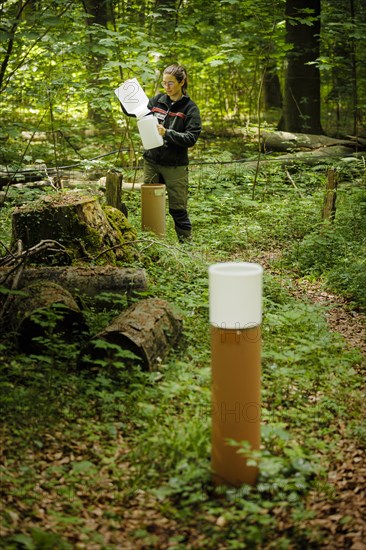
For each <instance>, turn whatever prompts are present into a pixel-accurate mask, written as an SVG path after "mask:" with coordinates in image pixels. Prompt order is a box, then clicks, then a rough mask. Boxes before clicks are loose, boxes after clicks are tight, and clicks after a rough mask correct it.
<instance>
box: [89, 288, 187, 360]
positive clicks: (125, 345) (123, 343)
mask: <svg viewBox="0 0 366 550" xmlns="http://www.w3.org/2000/svg"><path fill="white" fill-rule="evenodd" d="M181 332H182V318H181V316H180V315H179V314H178V313H177V312H176V311H174V309H173V307H172V306H171V305H170V304H169V303H168V302H166V301H165V300H161V299H159V298H147V299H145V300H140V301H139V302H136V303H135V304H134V305H132V306H131V307H130V308H128V309H127V310H126V311H124V312H123V313H121V314H120V315H118V316H117V317H115V318H114V319H113V321H112V322H111V324H110V325H109V326H107V327H106V328H105V329H104V330H103V331H101V332H100V333H99V334H97V335H96V336H95V337H93V339H92V340H91V341H90V343H89V344H88V346H87V347H86V349H85V351H84V354H83V357H84V359H85V356H87V357H89V358H90V363H91V365H93V361H95V360H100V359H102V360H105V361H108V363H109V364H111V366H112V367H113V363H114V362H117V361H121V362H124V363H125V364H126V366H128V365H129V364H131V363H133V362H135V363H136V362H137V363H140V364H141V365H142V367H143V368H144V369H145V370H150V371H153V370H157V369H158V368H159V365H160V364H161V362H162V360H163V359H164V357H165V356H166V354H167V353H168V351H169V350H170V349H171V347H172V346H174V345H175V344H176V342H177V341H178V339H179V336H180V334H181ZM100 340H102V341H103V340H104V341H106V342H108V343H109V344H112V345H117V346H119V347H120V348H121V349H122V350H125V351H130V352H132V353H133V354H135V355H136V360H135V361H134V360H133V359H128V358H127V359H125V360H124V359H123V358H119V357H118V350H116V349H113V348H112V347H110V348H108V347H105V346H99V345H98V341H100ZM84 359H82V361H81V364H82V365H85V362H84Z"/></svg>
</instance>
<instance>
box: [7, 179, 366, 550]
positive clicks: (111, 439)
mask: <svg viewBox="0 0 366 550" xmlns="http://www.w3.org/2000/svg"><path fill="white" fill-rule="evenodd" d="M308 171H309V170H307V172H308ZM198 176H199V174H195V173H194V172H193V173H192V188H193V192H192V195H191V197H190V213H191V218H192V222H193V226H194V241H193V242H192V243H190V244H186V245H178V244H176V241H175V236H174V230H173V227H172V225H171V221H170V220H168V232H167V236H166V238H165V239H164V240H160V239H159V238H157V237H155V236H153V235H148V236H146V235H141V241H140V242H139V243H137V245H136V246H138V248H139V253H140V254H139V260H136V261H135V263H134V264H131V267H144V268H145V269H146V270H147V272H148V276H149V282H150V286H149V290H148V291H147V292H145V293H141V294H140V295H137V296H134V298H133V299H135V300H138V299H142V298H144V297H146V296H158V297H160V298H163V299H166V300H168V301H169V302H171V303H174V304H175V305H176V306H177V307H178V308H179V309H180V311H181V312H182V315H183V319H184V330H183V335H182V338H181V340H180V343H179V345H178V347H177V348H176V349H175V350H172V351H171V352H170V354H169V356H168V357H167V358H166V359H165V360H164V361H163V362H162V363H161V364H160V366H159V369H158V371H156V372H145V371H143V370H142V369H141V368H140V367H139V366H138V365H137V366H135V367H129V368H128V369H124V368H123V360H124V359H123V356H121V359H120V363H121V365H120V367H121V368H119V370H118V374H117V376H116V375H115V374H114V375H113V376H111V375H110V373H109V371H108V370H107V369H106V368H104V366H105V365H104V364H103V362H99V363H98V365H95V366H96V367H97V368H96V369H94V370H93V372H92V371H88V370H85V369H83V370H82V371H80V369H79V368H78V357H79V353H80V343H79V344H75V343H74V344H67V343H65V342H64V341H62V339H60V337H59V335H58V334H57V331H55V330H53V329H52V327H55V326H56V324H55V323H56V321H57V319H56V318H55V315H56V317H57V314H56V313H55V312H54V311H53V312H52V311H49V312H48V314H47V315H48V318H47V323H48V324H49V327H50V330H49V331H48V333H47V336H46V337H45V338H44V339H43V340H42V341H40V342H39V344H40V346H41V348H40V349H41V350H43V351H42V352H39V353H37V354H24V353H21V352H20V351H19V349H18V348H17V345H16V339H15V335H12V334H11V333H5V334H4V336H3V338H2V340H1V344H0V365H1V367H0V369H1V380H2V385H1V391H2V408H3V410H2V419H3V428H2V440H3V445H2V447H3V449H4V451H3V455H2V465H1V475H2V487H3V493H4V494H3V500H4V506H3V510H2V518H3V525H4V536H3V547H4V548H7V549H9V550H11V549H16V548H30V549H33V548H34V549H40V548H44V549H47V548H50V549H51V548H60V549H63V548H65V549H68V548H101V549H102V548H103V549H108V550H109V549H110V550H113V549H114V548H120V547H121V545H122V547H126V548H129V547H130V546H128V545H127V543H128V544H130V545H131V547H133V545H135V547H136V548H168V547H169V548H172V549H177V550H178V549H179V550H183V549H186V548H207V549H210V548H212V549H217V548H224V549H236V548H239V549H243V548H276V549H280V548H283V549H286V548H305V547H306V548H317V547H319V545H321V544H322V541H323V539H324V537H325V534H324V533H323V532H322V531H321V529H318V530H316V529H310V528H309V527H308V526H307V525H308V524H307V520H309V519H311V518H312V515H313V512H312V509H311V506H310V505H309V502H308V495H309V494H310V493H311V494H312V495H313V498H316V496H315V497H314V495H317V494H319V495H321V494H322V495H323V494H324V493H327V492H328V493H331V486H330V485H329V483H328V481H327V468H328V465H329V462H330V461H332V460H333V459H334V453H335V447H336V443H337V441H338V439H339V438H340V437H341V436H342V435H341V434H340V432H339V425H340V424H342V423H345V422H346V421H347V422H348V424H349V426H350V429H349V432H348V436H349V437H350V438H353V439H354V440H355V441H356V442H357V444H358V445H361V446H366V440H365V435H364V433H363V431H362V430H361V429H360V426H362V424H363V423H364V420H365V411H364V408H363V405H362V403H363V389H364V383H363V380H362V377H361V375H360V374H359V373H358V371H357V369H358V366H359V365H360V363H361V355H360V353H359V352H358V351H357V350H355V349H353V348H350V347H349V346H347V344H346V342H345V341H344V339H343V338H342V337H340V336H339V335H337V334H336V333H331V332H330V331H329V329H328V327H327V324H326V319H325V311H324V309H322V308H321V307H320V306H314V305H311V304H310V303H305V302H303V301H299V300H297V299H295V298H294V297H293V293H292V285H293V282H292V281H293V278H294V277H299V276H300V277H310V276H311V277H321V278H322V280H324V282H325V283H326V284H327V285H329V286H330V287H332V288H334V289H335V290H337V291H339V292H344V293H345V294H346V295H347V296H348V297H349V298H350V299H351V300H352V305H353V306H354V307H358V308H362V307H364V306H365V303H364V302H363V295H362V293H361V288H364V286H363V287H362V285H364V282H365V281H364V272H365V270H364V269H362V267H364V263H363V260H362V258H361V256H362V254H363V258H364V251H365V238H366V229H365V224H364V223H363V220H364V214H365V187H364V180H363V179H362V178H363V177H364V176H363V172H362V169H361V170H360V171H359V172H357V173H356V176H355V175H354V174H353V176H352V177H353V179H354V185H353V186H352V187H348V186H346V185H343V186H342V185H341V187H340V191H339V196H338V202H337V206H338V210H337V216H336V219H335V221H334V223H333V224H328V225H325V224H323V223H322V222H321V205H322V200H323V193H324V182H325V174H324V171H321V170H319V171H316V170H315V171H314V172H312V173H311V177H305V176H306V174H305V171H301V170H300V169H298V172H296V173H294V174H293V178H294V179H295V180H296V183H297V189H295V188H294V187H292V186H291V185H290V184H289V183H288V182H285V181H284V176H283V173H282V171H281V170H280V169H278V168H277V169H276V170H272V172H270V173H266V174H264V175H263V176H261V179H260V181H259V182H258V185H257V188H256V190H255V191H256V192H255V194H254V197H253V188H252V181H253V179H252V178H249V177H248V174H247V173H246V172H245V171H239V170H238V169H237V168H235V174H230V171H223V170H221V172H219V173H216V177H213V175H212V177H211V178H210V180H209V181H206V182H203V181H202V178H201V180H199V177H198ZM309 182H310V183H309ZM299 190H300V191H301V196H300V194H299ZM125 200H126V203H127V206H128V209H129V218H130V220H131V223H132V225H133V226H135V227H136V228H137V230H139V199H138V195H137V194H136V193H132V192H130V194H129V195H128V196H127V197H126V199H125ZM10 211H11V206H10V207H9V210H7V211H4V216H3V217H2V219H3V220H5V221H6V224H8V223H9V219H10V216H9V212H10ZM5 221H3V222H2V223H4V224H5ZM6 224H5V225H6ZM5 244H6V243H5ZM268 252H270V253H271V254H272V253H276V254H274V255H273V257H272V256H270V257H271V258H272V259H271V260H270V262H269V263H270V265H271V269H266V270H265V276H264V297H263V309H264V318H263V351H262V405H261V408H262V432H261V434H262V450H261V452H260V456H259V457H256V459H257V460H259V464H260V476H259V480H258V483H257V485H256V486H255V487H251V486H246V485H243V486H242V487H240V488H230V487H225V486H219V487H216V486H214V485H213V484H212V481H211V472H210V415H211V404H210V338H209V323H208V285H207V268H208V265H209V264H210V263H213V262H216V261H228V260H232V259H234V260H236V261H259V262H260V261H261V259H262V258H263V257H264V256H265V254H266V253H268ZM111 304H112V306H111ZM127 305H128V302H127V300H126V297H125V296H120V295H118V296H117V295H104V296H103V295H101V296H99V298H98V299H97V300H96V301H92V300H90V299H84V302H83V307H84V314H85V317H86V319H87V323H88V327H89V330H90V332H91V333H93V334H95V333H97V332H99V331H100V330H102V329H103V328H104V327H105V326H107V325H108V323H109V322H110V321H111V320H112V319H113V317H114V316H116V315H117V314H118V313H119V312H121V311H123V310H124V309H125V308H126V307H127ZM128 510H132V511H134V513H135V515H136V517H137V518H138V519H137V521H134V520H133V517H134V516H133V514H132V515H131V514H130V513H129V512H128ZM139 510H140V511H141V512H140V513H139V512H138V511H139Z"/></svg>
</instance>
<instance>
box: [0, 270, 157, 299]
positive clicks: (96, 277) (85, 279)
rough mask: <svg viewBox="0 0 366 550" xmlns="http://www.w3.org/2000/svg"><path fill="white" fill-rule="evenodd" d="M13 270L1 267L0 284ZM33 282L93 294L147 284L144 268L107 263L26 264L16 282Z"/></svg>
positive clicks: (122, 290)
mask: <svg viewBox="0 0 366 550" xmlns="http://www.w3.org/2000/svg"><path fill="white" fill-rule="evenodd" d="M12 272H13V269H12V268H9V267H0V284H5V285H6V286H8V283H10V282H11V275H12ZM36 281H50V282H53V283H57V284H59V285H61V286H62V287H63V288H65V289H66V290H68V291H69V292H71V293H73V294H74V293H78V294H85V295H88V296H96V295H97V294H101V293H102V292H115V293H120V292H127V293H130V292H133V291H137V292H140V291H143V290H146V289H147V287H148V282H147V277H146V272H145V270H144V269H134V268H124V267H114V266H111V265H108V266H94V267H73V266H59V267H46V266H39V267H27V268H26V269H25V270H24V271H23V273H22V274H21V277H20V279H19V281H18V285H17V288H18V289H19V288H22V287H24V286H27V285H29V284H32V283H34V282H36Z"/></svg>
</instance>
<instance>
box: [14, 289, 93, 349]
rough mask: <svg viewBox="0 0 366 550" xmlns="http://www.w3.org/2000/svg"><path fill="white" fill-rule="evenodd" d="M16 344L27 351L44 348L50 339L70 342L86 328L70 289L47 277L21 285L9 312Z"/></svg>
mask: <svg viewBox="0 0 366 550" xmlns="http://www.w3.org/2000/svg"><path fill="white" fill-rule="evenodd" d="M8 319H9V324H10V326H11V328H12V329H13V330H14V331H15V332H16V335H17V339H18V345H19V348H20V349H21V350H22V351H24V352H27V353H39V352H40V351H42V350H43V351H44V349H46V350H47V348H48V342H49V339H52V337H55V338H56V339H57V341H58V342H59V343H60V342H69V343H71V342H73V341H74V340H75V338H78V337H80V336H81V334H82V333H83V332H85V331H86V323H85V320H84V316H83V313H82V311H81V310H80V308H79V306H78V304H77V303H76V301H75V299H74V298H73V296H72V295H71V293H70V292H69V291H68V290H66V289H64V288H62V287H61V286H60V285H57V284H55V283H52V282H49V281H38V282H36V283H33V284H32V285H29V286H27V287H24V288H23V290H22V294H21V295H18V296H16V297H14V300H13V302H12V304H11V307H10V309H9V312H8Z"/></svg>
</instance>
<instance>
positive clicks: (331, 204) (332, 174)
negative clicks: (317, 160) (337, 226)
mask: <svg viewBox="0 0 366 550" xmlns="http://www.w3.org/2000/svg"><path fill="white" fill-rule="evenodd" d="M337 187H338V174H337V171H336V170H335V169H334V168H330V169H329V170H328V178H327V187H326V191H325V196H324V203H323V211H322V219H323V221H333V220H334V218H335V214H336V200H337Z"/></svg>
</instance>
